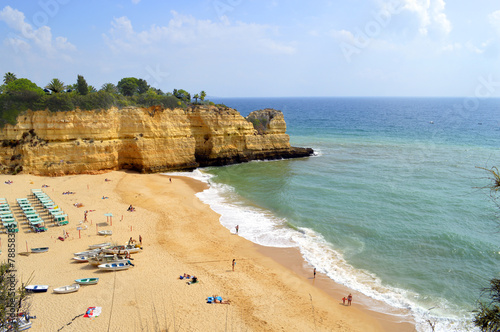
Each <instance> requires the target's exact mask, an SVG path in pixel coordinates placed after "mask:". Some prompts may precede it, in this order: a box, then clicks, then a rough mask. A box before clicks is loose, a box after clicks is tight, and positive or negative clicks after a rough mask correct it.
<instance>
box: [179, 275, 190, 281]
mask: <svg viewBox="0 0 500 332" xmlns="http://www.w3.org/2000/svg"><path fill="white" fill-rule="evenodd" d="M179 279H181V280H182V279H191V275H189V274H185V273H184V275H183V276H179Z"/></svg>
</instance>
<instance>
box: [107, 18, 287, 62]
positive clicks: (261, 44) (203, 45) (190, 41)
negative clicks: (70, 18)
mask: <svg viewBox="0 0 500 332" xmlns="http://www.w3.org/2000/svg"><path fill="white" fill-rule="evenodd" d="M172 16H173V17H172V18H171V19H170V21H169V22H168V24H167V25H165V26H157V25H152V26H151V27H150V28H149V29H148V30H143V31H136V30H135V29H134V28H133V25H132V22H131V21H130V19H129V18H127V17H125V16H123V17H119V18H115V19H114V20H113V21H112V22H111V29H110V30H109V31H108V33H106V34H103V38H104V40H105V42H106V43H107V45H108V46H109V47H110V48H111V49H112V50H113V51H115V52H123V51H128V52H132V53H138V54H141V53H142V54H145V53H150V52H153V51H155V50H156V51H157V50H158V49H165V48H166V47H167V46H169V47H175V48H177V49H178V48H182V47H190V48H196V49H199V50H204V51H210V50H211V49H218V50H220V49H221V48H225V49H226V50H227V51H232V50H235V49H237V50H241V49H246V50H247V51H250V52H256V53H259V52H260V53H277V54H293V53H295V52H296V44H295V43H293V42H288V43H284V42H281V41H277V40H275V38H273V37H275V34H276V29H275V28H274V27H272V26H268V25H261V24H255V23H242V22H237V23H231V22H230V21H229V20H227V19H226V20H222V21H217V22H213V21H211V20H198V19H196V18H194V17H193V16H190V15H181V14H179V13H177V12H175V11H172ZM166 45H167V46H166Z"/></svg>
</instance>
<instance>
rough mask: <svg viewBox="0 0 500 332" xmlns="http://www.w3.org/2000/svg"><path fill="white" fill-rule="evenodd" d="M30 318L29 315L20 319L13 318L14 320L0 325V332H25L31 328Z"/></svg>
mask: <svg viewBox="0 0 500 332" xmlns="http://www.w3.org/2000/svg"><path fill="white" fill-rule="evenodd" d="M31 318H36V317H32V316H29V315H26V314H24V315H22V316H20V317H17V318H15V319H14V320H12V319H9V320H8V321H7V322H6V325H0V332H10V331H26V330H27V329H30V328H31V321H30V319H31Z"/></svg>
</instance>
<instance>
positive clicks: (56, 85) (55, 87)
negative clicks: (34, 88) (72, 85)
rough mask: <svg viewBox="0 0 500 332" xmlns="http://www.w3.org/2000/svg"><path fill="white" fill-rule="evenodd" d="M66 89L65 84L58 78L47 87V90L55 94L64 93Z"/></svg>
mask: <svg viewBox="0 0 500 332" xmlns="http://www.w3.org/2000/svg"><path fill="white" fill-rule="evenodd" d="M65 88H66V87H65V86H64V83H63V82H62V81H60V80H59V79H58V78H53V79H52V81H50V83H49V84H47V86H46V87H45V89H49V90H50V91H52V92H54V93H59V92H63V91H64V89H65Z"/></svg>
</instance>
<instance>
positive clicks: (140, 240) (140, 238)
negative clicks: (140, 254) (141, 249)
mask: <svg viewBox="0 0 500 332" xmlns="http://www.w3.org/2000/svg"><path fill="white" fill-rule="evenodd" d="M139 243H140V244H141V246H142V236H141V235H139Z"/></svg>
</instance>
